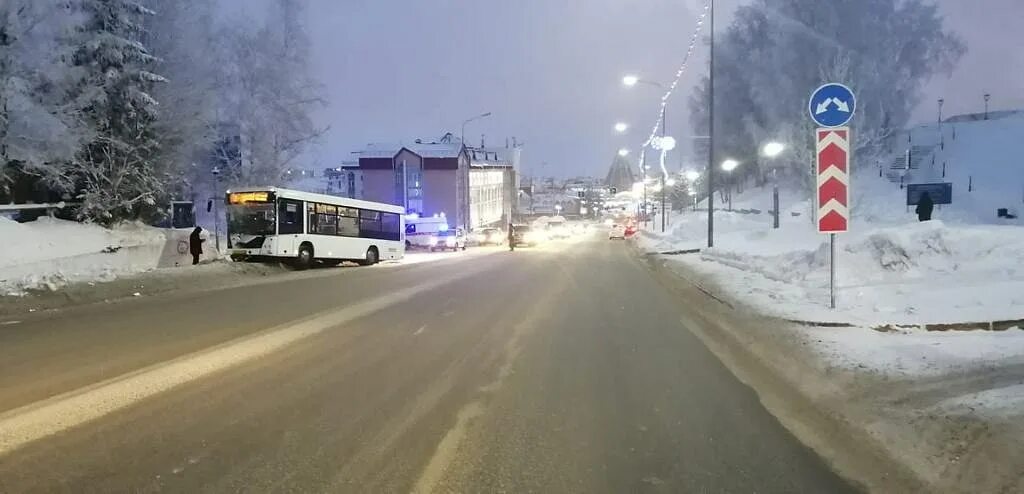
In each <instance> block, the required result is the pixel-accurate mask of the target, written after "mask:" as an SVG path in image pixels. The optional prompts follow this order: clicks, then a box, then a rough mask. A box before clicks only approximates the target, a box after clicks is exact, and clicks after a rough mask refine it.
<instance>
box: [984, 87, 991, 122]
mask: <svg viewBox="0 0 1024 494" xmlns="http://www.w3.org/2000/svg"><path fill="white" fill-rule="evenodd" d="M991 97H992V95H991V94H988V93H985V120H988V100H989V98H991Z"/></svg>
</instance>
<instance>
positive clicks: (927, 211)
mask: <svg viewBox="0 0 1024 494" xmlns="http://www.w3.org/2000/svg"><path fill="white" fill-rule="evenodd" d="M933 209H935V203H934V202H932V197H931V196H930V195H928V193H927V192H925V193H923V194H921V198H920V199H918V200H917V209H915V210H914V212H915V213H917V220H918V221H929V220H931V219H932V210H933Z"/></svg>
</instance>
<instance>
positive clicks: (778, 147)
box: [761, 142, 786, 229]
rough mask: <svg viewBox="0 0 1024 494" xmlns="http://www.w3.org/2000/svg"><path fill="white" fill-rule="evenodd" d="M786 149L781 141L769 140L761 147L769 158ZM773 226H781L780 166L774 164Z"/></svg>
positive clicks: (763, 153)
mask: <svg viewBox="0 0 1024 494" xmlns="http://www.w3.org/2000/svg"><path fill="white" fill-rule="evenodd" d="M785 150H786V146H785V145H784V144H782V143H780V142H769V143H767V144H765V145H764V146H763V147H762V148H761V154H762V155H763V156H765V157H766V158H768V159H774V158H776V157H777V156H778V155H780V154H782V152H783V151H785ZM772 211H773V213H774V214H773V216H772V228H776V229H777V228H778V227H779V177H778V168H777V167H776V166H774V165H772Z"/></svg>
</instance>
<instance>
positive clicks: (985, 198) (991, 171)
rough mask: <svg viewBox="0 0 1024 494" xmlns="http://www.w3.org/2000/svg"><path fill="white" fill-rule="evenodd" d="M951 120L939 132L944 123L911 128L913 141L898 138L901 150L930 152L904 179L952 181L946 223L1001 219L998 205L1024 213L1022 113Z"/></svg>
mask: <svg viewBox="0 0 1024 494" xmlns="http://www.w3.org/2000/svg"><path fill="white" fill-rule="evenodd" d="M951 120H952V121H948V122H944V123H943V124H942V125H941V133H940V125H938V124H929V125H922V126H918V127H915V128H913V129H911V130H910V131H909V139H908V138H907V135H906V134H904V135H902V136H900V137H899V138H898V140H900V141H905V142H904V143H903V144H902V146H903V147H902V149H898V150H897V152H899V153H902V152H905V151H906V147H907V146H908V145H911V144H912V145H913V146H916V147H917V149H919V150H921V149H928V150H929V151H927V152H923V153H922V156H921V157H920V163H919V164H918V168H917V169H913V170H909V171H908V172H907V176H906V181H907V182H908V183H937V182H950V183H952V184H953V204H952V205H950V206H944V211H943V216H944V218H945V219H946V220H947V221H949V220H956V221H961V222H969V223H999V222H1002V221H1003V220H1000V219H998V218H997V217H996V210H997V209H999V208H1007V209H1009V210H1010V211H1011V212H1016V215H1017V216H1018V218H1019V217H1020V216H1021V214H1022V213H1024V158H1021V153H1020V146H1021V139H1022V138H1024V111H1016V112H1001V113H998V114H993V115H992V119H990V120H971V119H957V118H956V117H954V118H953V119H951ZM958 120H959V121H958ZM943 171H945V174H943ZM897 188H898V186H897Z"/></svg>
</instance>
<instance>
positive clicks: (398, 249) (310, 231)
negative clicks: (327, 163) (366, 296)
mask: <svg viewBox="0 0 1024 494" xmlns="http://www.w3.org/2000/svg"><path fill="white" fill-rule="evenodd" d="M404 213H405V210H404V209H403V208H402V207H401V206H394V205H391V204H382V203H378V202H370V201H360V200H358V199H348V198H344V197H335V196H329V195H324V194H313V193H309V192H300V191H295V190H288V189H280V188H276V187H262V188H247V189H242V190H230V191H228V193H227V220H228V251H229V254H230V255H231V258H232V259H234V260H236V261H237V260H254V261H260V260H283V261H286V262H290V263H292V264H294V265H295V266H296V267H297V268H299V269H305V268H308V267H309V266H311V265H312V264H313V263H314V262H318V263H320V264H325V265H329V266H330V265H337V264H340V263H341V262H342V261H355V262H358V263H360V264H362V265H364V266H369V265H372V264H376V263H377V262H378V261H381V260H392V259H401V258H402V257H403V256H404V255H405V223H404V218H403V216H402V215H403V214H404Z"/></svg>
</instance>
